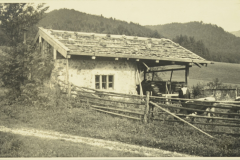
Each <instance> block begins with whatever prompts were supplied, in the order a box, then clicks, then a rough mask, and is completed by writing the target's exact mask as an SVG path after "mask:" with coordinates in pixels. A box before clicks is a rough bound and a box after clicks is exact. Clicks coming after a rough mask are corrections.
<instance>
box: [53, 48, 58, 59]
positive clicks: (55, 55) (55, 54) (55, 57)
mask: <svg viewBox="0 0 240 160" xmlns="http://www.w3.org/2000/svg"><path fill="white" fill-rule="evenodd" d="M53 59H54V60H56V59H57V50H56V49H55V48H53Z"/></svg>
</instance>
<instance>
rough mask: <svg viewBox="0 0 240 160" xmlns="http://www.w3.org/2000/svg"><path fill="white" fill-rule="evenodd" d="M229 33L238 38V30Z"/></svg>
mask: <svg viewBox="0 0 240 160" xmlns="http://www.w3.org/2000/svg"><path fill="white" fill-rule="evenodd" d="M230 33H232V34H233V35H235V36H236V37H240V30H239V31H234V32H230Z"/></svg>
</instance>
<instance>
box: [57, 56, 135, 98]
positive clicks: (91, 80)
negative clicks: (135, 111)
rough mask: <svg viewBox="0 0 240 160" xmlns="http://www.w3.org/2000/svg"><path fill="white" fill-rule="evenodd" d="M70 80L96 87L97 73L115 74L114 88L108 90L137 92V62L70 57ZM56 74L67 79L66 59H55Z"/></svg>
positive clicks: (84, 85)
mask: <svg viewBox="0 0 240 160" xmlns="http://www.w3.org/2000/svg"><path fill="white" fill-rule="evenodd" d="M68 63H69V81H70V82H71V83H73V84H74V85H77V86H82V87H88V88H93V89H95V75H114V88H113V89H110V90H108V91H111V92H118V93H126V94H137V92H136V85H137V84H138V80H137V79H136V70H137V65H136V62H131V61H99V60H97V59H96V60H75V59H69V60H68ZM54 73H55V75H57V76H58V78H59V79H61V80H64V81H65V80H66V59H57V60H56V61H55V69H54Z"/></svg>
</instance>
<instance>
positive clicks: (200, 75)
mask: <svg viewBox="0 0 240 160" xmlns="http://www.w3.org/2000/svg"><path fill="white" fill-rule="evenodd" d="M161 76H162V78H163V79H164V80H169V79H170V72H166V74H165V75H161ZM184 76H185V71H174V72H173V77H172V80H173V81H184V80H185V77H184ZM189 78H190V79H189V86H192V85H196V84H197V83H198V82H200V83H205V84H207V83H208V82H210V81H212V80H213V79H215V78H218V79H220V81H221V82H222V83H224V84H231V85H238V86H240V64H233V63H222V62H214V64H208V66H207V67H205V66H204V67H203V66H202V67H201V68H199V67H197V66H196V65H193V67H191V68H190V71H189Z"/></svg>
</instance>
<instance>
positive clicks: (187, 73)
mask: <svg viewBox="0 0 240 160" xmlns="http://www.w3.org/2000/svg"><path fill="white" fill-rule="evenodd" d="M185 68H186V69H185V83H186V84H187V85H188V82H189V65H186V66H185Z"/></svg>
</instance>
